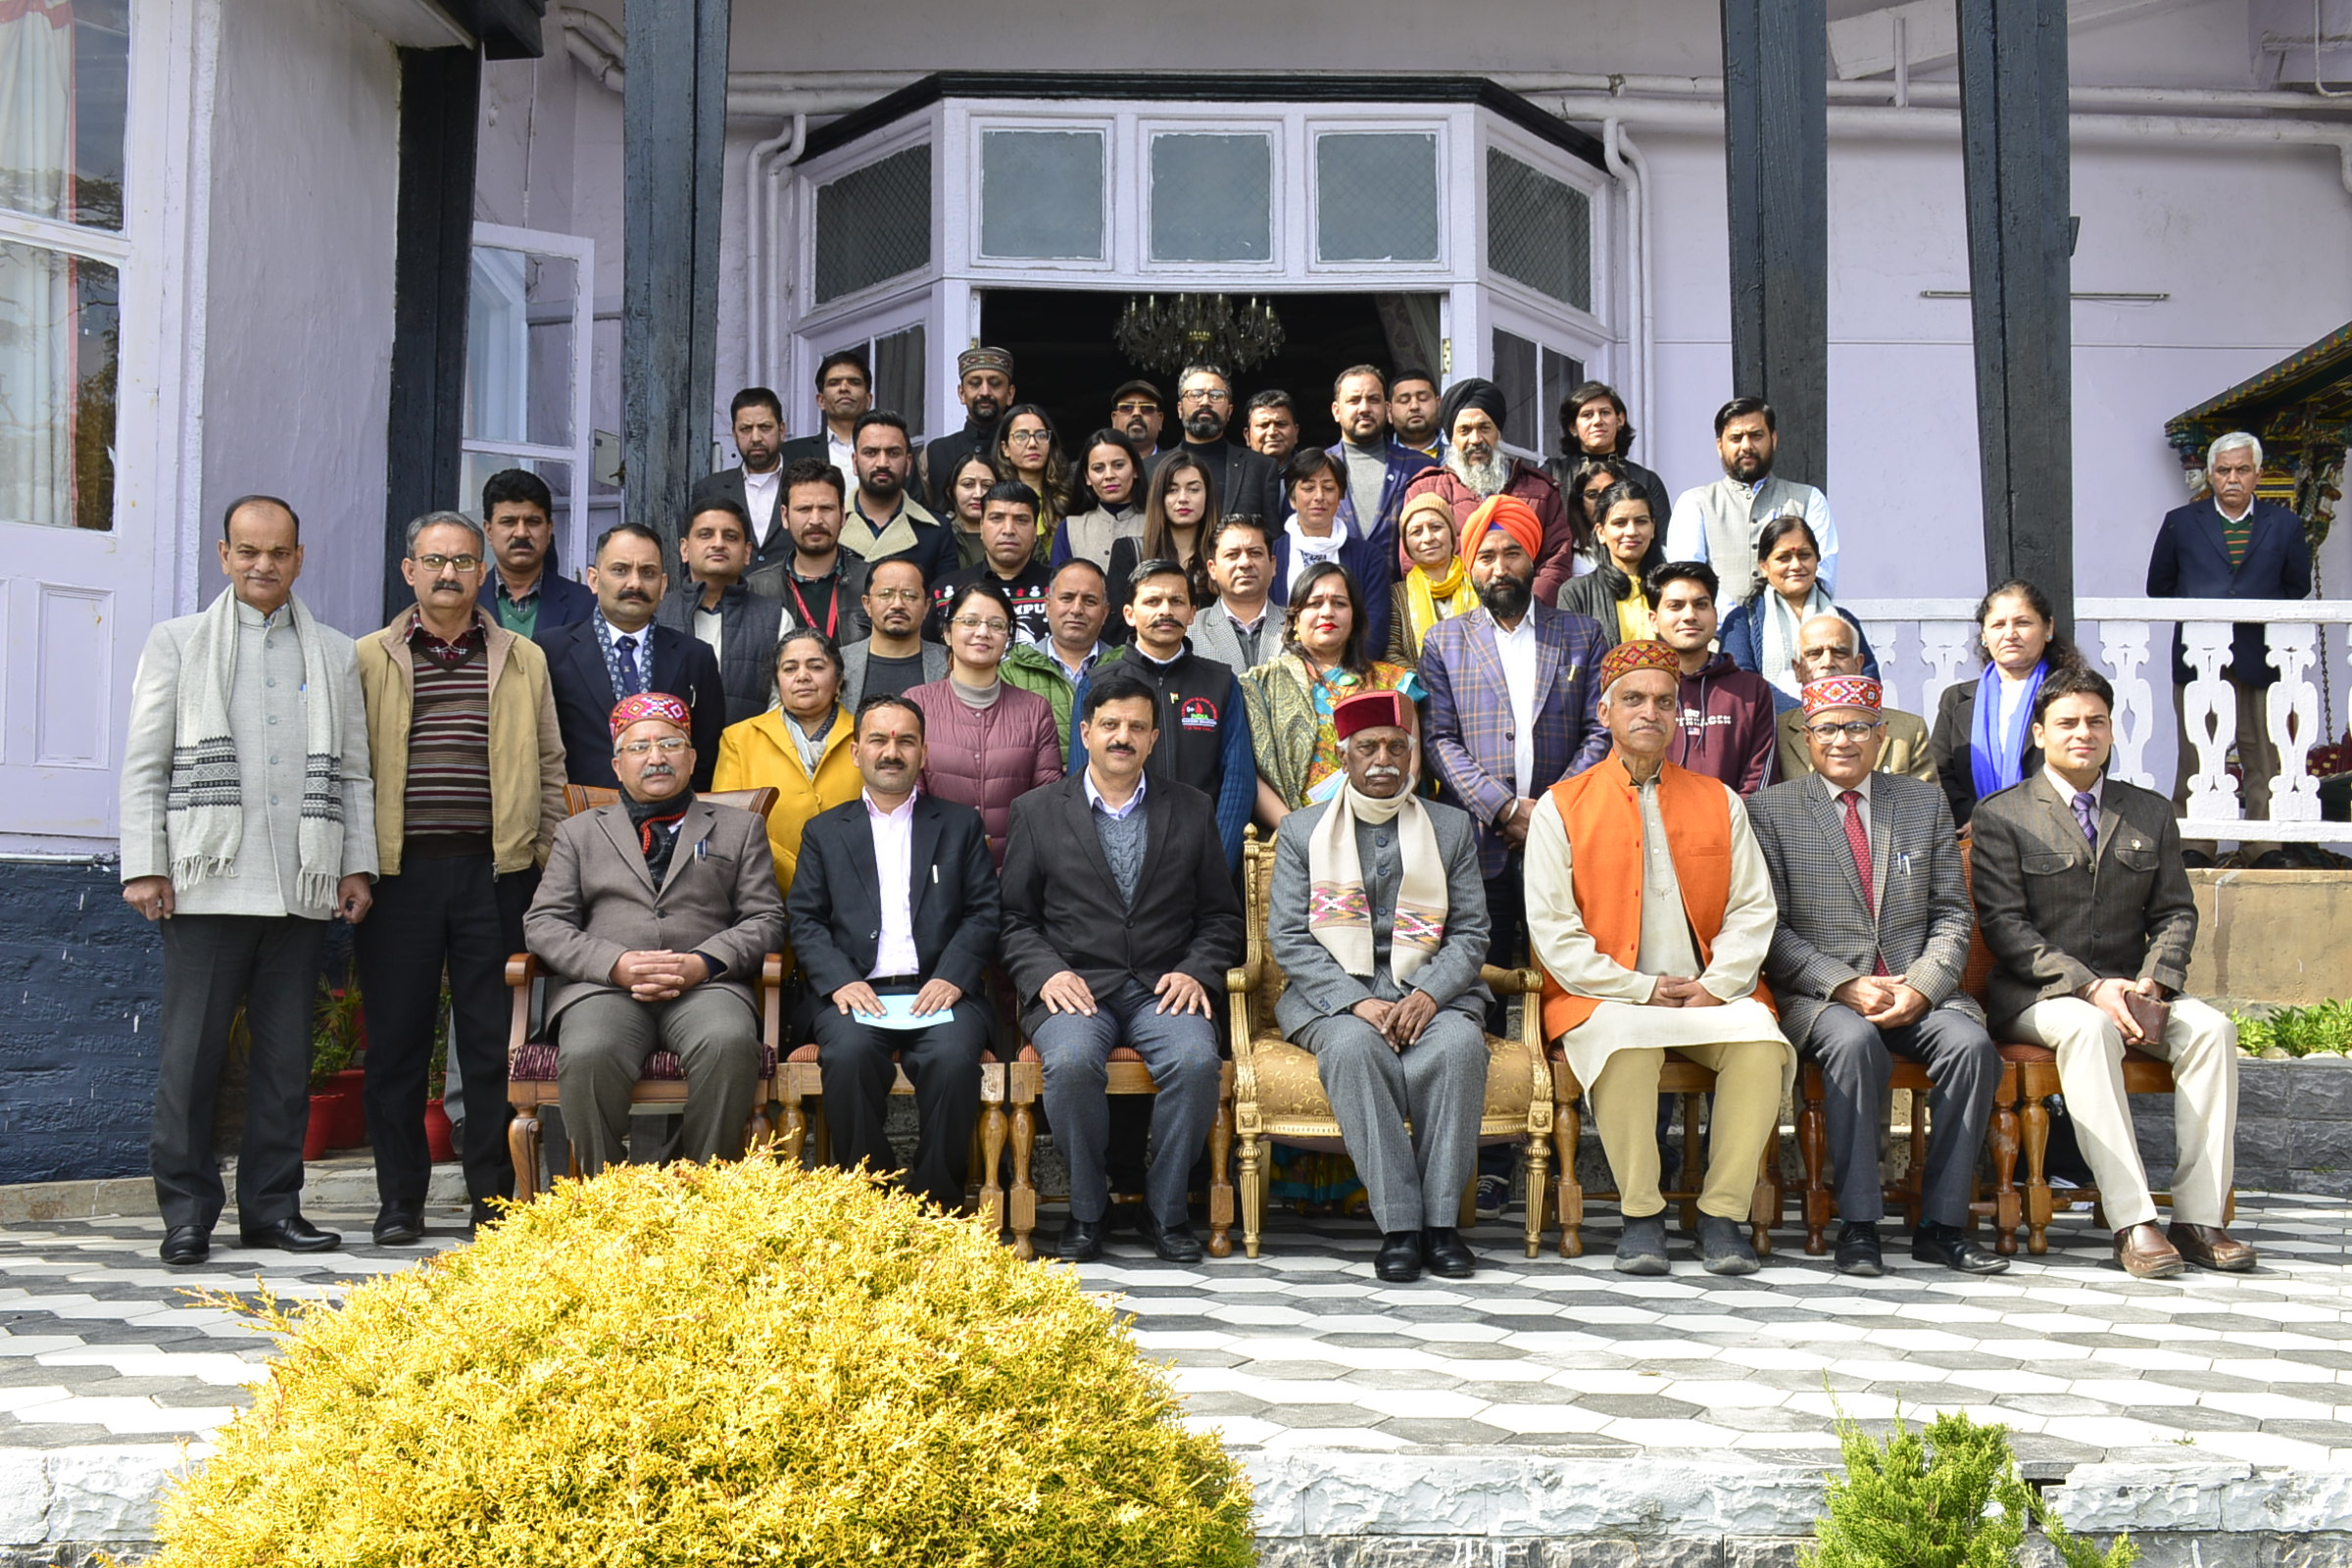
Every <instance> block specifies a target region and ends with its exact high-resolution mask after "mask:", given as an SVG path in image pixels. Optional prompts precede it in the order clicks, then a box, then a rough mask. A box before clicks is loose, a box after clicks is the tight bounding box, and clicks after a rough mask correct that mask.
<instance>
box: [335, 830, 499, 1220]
mask: <svg viewBox="0 0 2352 1568" xmlns="http://www.w3.org/2000/svg"><path fill="white" fill-rule="evenodd" d="M491 865H492V862H491V858H490V857H489V856H487V855H456V856H447V857H437V858H415V857H413V856H404V857H403V858H402V860H401V871H400V874H399V875H398V876H387V877H382V878H379V879H378V880H377V882H376V884H375V907H373V908H371V909H369V910H368V918H367V919H365V920H363V921H362V922H360V925H359V927H358V929H357V930H356V931H355V932H354V933H353V938H354V941H353V949H354V953H355V955H356V956H357V957H358V959H359V965H360V996H361V1000H362V1002H363V1004H364V1005H365V1006H366V1008H367V1013H368V1088H367V1106H368V1143H369V1144H371V1145H373V1146H374V1149H375V1194H376V1201H377V1202H378V1203H380V1204H381V1205H382V1206H383V1207H384V1208H385V1209H387V1210H391V1209H397V1210H399V1211H401V1212H403V1213H410V1214H414V1213H416V1212H417V1211H418V1210H420V1209H422V1208H423V1207H424V1193H425V1184H426V1183H427V1182H428V1181H429V1180H430V1179H431V1177H432V1155H431V1153H430V1152H429V1150H428V1149H427V1147H426V1144H425V1141H424V1091H425V1078H426V1075H427V1074H428V1072H429V1071H430V1069H431V1066H432V1054H433V1024H434V1015H435V1014H436V1013H437V1012H438V1011H439V1010H440V1005H441V971H442V967H443V966H444V965H447V967H448V970H449V995H450V1002H451V1004H452V1007H453V1010H454V1011H455V1012H456V1014H457V1022H456V1028H455V1029H454V1030H453V1032H452V1035H451V1039H450V1052H451V1054H453V1055H455V1056H456V1057H457V1059H458V1071H459V1079H460V1084H459V1092H460V1093H461V1094H462V1095H463V1096H464V1097H465V1103H466V1116H465V1123H466V1125H465V1131H464V1134H463V1137H464V1147H463V1148H461V1149H460V1150H459V1157H460V1159H461V1160H462V1161H463V1162H464V1164H465V1167H466V1192H467V1193H468V1194H469V1195H470V1196H472V1197H473V1198H475V1199H484V1198H509V1197H513V1196H514V1192H515V1169H514V1166H513V1164H512V1163H511V1162H510V1161H509V1159H508V1157H507V1123H508V1121H509V1120H510V1119H511V1118H512V1116H513V1111H512V1110H511V1109H510V1108H509V1106H508V1104H507V1023H508V1019H509V1016H510V1005H509V1002H508V997H507V978H506V965H507V959H508V957H509V956H512V955H514V954H517V953H520V952H521V951H522V915H523V911H524V910H525V909H528V908H529V907H530V905H531V895H532V894H533V893H535V892H537V891H538V888H539V873H538V872H537V871H536V870H527V871H510V872H508V873H507V874H506V875H504V876H499V875H495V874H493V872H492V869H491Z"/></svg>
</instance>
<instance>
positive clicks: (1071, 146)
mask: <svg viewBox="0 0 2352 1568" xmlns="http://www.w3.org/2000/svg"><path fill="white" fill-rule="evenodd" d="M980 254H981V255H983V256H1002V257H1008V258H1012V259H1015V260H1022V261H1086V262H1099V261H1101V260H1102V259H1103V133H1102V132H1101V131H1099V130H991V131H986V132H983V133H982V135H981V138H980Z"/></svg>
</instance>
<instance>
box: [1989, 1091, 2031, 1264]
mask: <svg viewBox="0 0 2352 1568" xmlns="http://www.w3.org/2000/svg"><path fill="white" fill-rule="evenodd" d="M2017 1141H2018V1122H2017V1103H2016V1101H2015V1100H2014V1099H2012V1098H2010V1097H2007V1096H2004V1097H2002V1099H2001V1100H2000V1102H1999V1103H1996V1104H1995V1105H1994V1106H1993V1107H1992V1133H1991V1144H1992V1230H1993V1238H1992V1248H1993V1250H1994V1251H1996V1252H1998V1253H2000V1254H2001V1255H2002V1256H2004V1257H2009V1256H2013V1255H2015V1254H2016V1251H2017V1227H2018V1226H2019V1224H2020V1223H2022V1222H2023V1220H2024V1219H2025V1205H2024V1204H2023V1203H2021V1202H2020V1201H2018V1196H2017Z"/></svg>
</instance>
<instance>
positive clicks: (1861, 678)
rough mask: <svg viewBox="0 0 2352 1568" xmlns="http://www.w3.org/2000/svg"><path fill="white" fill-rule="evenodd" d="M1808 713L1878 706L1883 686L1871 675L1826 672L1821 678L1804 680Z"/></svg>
mask: <svg viewBox="0 0 2352 1568" xmlns="http://www.w3.org/2000/svg"><path fill="white" fill-rule="evenodd" d="M1801 695H1802V696H1803V698H1804V704H1805V716H1806V717H1807V718H1811V717H1812V716H1813V715H1814V714H1815V713H1818V712H1821V711H1825V710H1827V709H1832V708H1858V709H1860V710H1862V711H1864V712H1866V713H1875V712H1877V711H1879V708H1880V705H1881V703H1882V701H1883V700H1884V689H1883V688H1882V687H1881V686H1880V685H1879V683H1878V682H1877V681H1875V680H1872V679H1871V678H1870V677H1869V676H1868V675H1825V676H1823V677H1822V678H1821V679H1820V680H1809V681H1807V682H1805V689H1804V691H1803V693H1802V694H1801Z"/></svg>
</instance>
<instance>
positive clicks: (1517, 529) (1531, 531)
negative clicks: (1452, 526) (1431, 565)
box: [1461, 495, 1544, 563]
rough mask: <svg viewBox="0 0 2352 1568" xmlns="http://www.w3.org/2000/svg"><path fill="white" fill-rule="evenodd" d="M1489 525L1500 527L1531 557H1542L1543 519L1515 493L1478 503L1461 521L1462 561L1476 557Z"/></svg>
mask: <svg viewBox="0 0 2352 1568" xmlns="http://www.w3.org/2000/svg"><path fill="white" fill-rule="evenodd" d="M1490 528H1500V529H1501V530H1502V531H1503V532H1504V533H1507V534H1509V535H1510V536H1511V537H1512V538H1514V539H1516V540H1518V541H1519V548H1520V549H1522V550H1524V551H1526V552H1527V553H1528V556H1529V558H1530V559H1532V560H1536V561H1541V560H1543V559H1544V519H1543V518H1541V517H1539V516H1537V515H1536V509H1535V508H1533V507H1531V506H1529V505H1528V504H1527V503H1526V502H1524V501H1522V500H1520V499H1519V498H1518V497H1517V496H1512V495H1496V496H1489V497H1487V499H1486V500H1484V501H1482V502H1480V503H1479V504H1478V510H1477V511H1476V512H1473V513H1471V514H1470V517H1469V520H1468V521H1466V522H1464V523H1463V524H1462V544H1461V554H1462V560H1463V561H1464V562H1465V563H1467V562H1471V561H1475V560H1477V559H1478V545H1479V541H1480V540H1482V539H1484V538H1486V536H1487V530H1488V529H1490Z"/></svg>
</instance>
